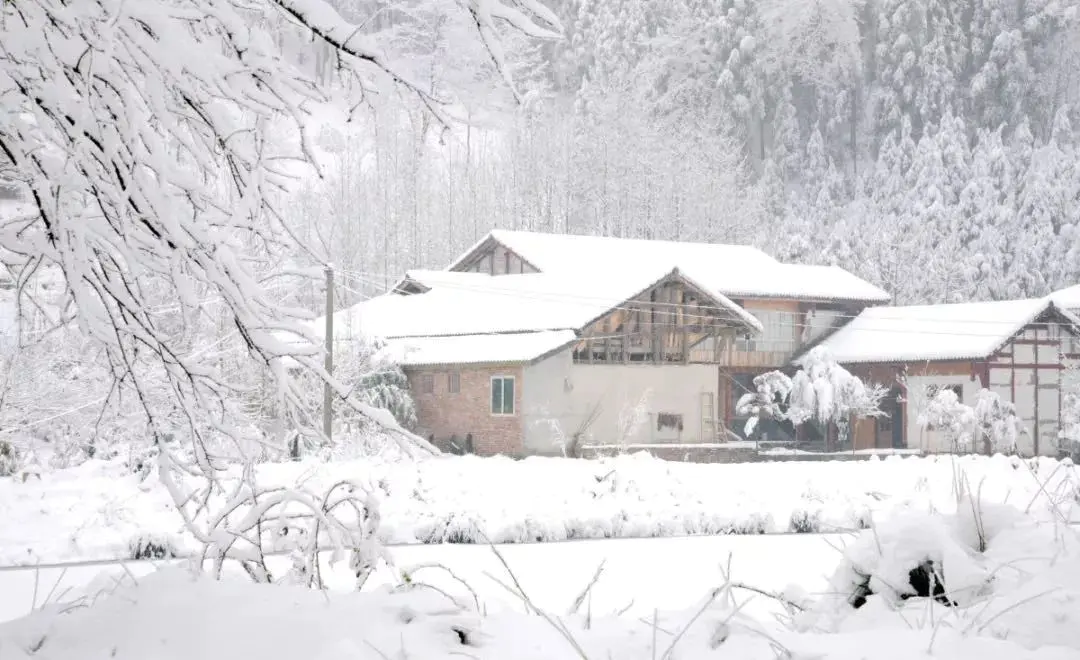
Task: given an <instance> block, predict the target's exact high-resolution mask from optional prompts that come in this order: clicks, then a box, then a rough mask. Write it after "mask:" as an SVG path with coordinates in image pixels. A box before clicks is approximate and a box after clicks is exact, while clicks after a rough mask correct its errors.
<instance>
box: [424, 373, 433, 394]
mask: <svg viewBox="0 0 1080 660" xmlns="http://www.w3.org/2000/svg"><path fill="white" fill-rule="evenodd" d="M420 394H435V374H420Z"/></svg>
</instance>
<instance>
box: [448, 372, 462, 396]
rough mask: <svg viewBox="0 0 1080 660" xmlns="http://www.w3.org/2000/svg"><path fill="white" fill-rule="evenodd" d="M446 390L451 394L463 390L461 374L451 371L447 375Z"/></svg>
mask: <svg viewBox="0 0 1080 660" xmlns="http://www.w3.org/2000/svg"><path fill="white" fill-rule="evenodd" d="M446 390H447V391H448V392H450V394H457V393H458V392H460V391H461V374H460V373H458V372H456V371H451V372H450V373H449V374H447V376H446Z"/></svg>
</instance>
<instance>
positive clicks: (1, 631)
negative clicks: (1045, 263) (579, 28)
mask: <svg viewBox="0 0 1080 660" xmlns="http://www.w3.org/2000/svg"><path fill="white" fill-rule="evenodd" d="M969 503H970V502H963V501H962V504H969ZM712 542H735V543H737V544H747V545H746V546H745V548H744V550H745V551H744V552H742V553H739V555H741V556H736V557H735V558H733V559H732V561H731V567H732V576H731V577H732V579H733V580H734V581H740V582H749V583H751V584H752V586H756V587H759V588H761V589H763V590H766V591H776V592H780V591H781V590H782V594H783V596H782V597H783V598H784V599H786V600H787V601H788V602H790V603H793V604H794V606H795V607H796V608H798V609H801V611H794V610H792V616H791V617H789V618H786V619H785V618H780V619H777V618H775V617H767V616H765V614H766V613H767V612H769V611H772V612H776V611H778V610H780V609H781V608H780V605H779V604H778V603H776V602H775V601H774V600H772V599H770V598H768V597H766V596H763V595H759V594H756V593H751V592H748V591H746V590H743V589H741V588H740V587H737V586H736V585H734V584H733V583H732V582H725V581H724V579H723V575H722V572H721V571H720V567H721V566H725V565H727V562H728V559H727V557H725V556H723V548H720V547H713V548H710V547H709V546H708V544H709V543H712ZM753 543H759V544H761V545H760V546H758V547H751V545H752V544H753ZM815 543H816V545H815ZM785 544H787V546H786V547H784V546H785ZM620 546H621V547H620ZM604 548H607V549H608V550H604ZM616 548H618V549H617V550H616ZM767 548H768V550H766V549H767ZM716 551H719V552H716ZM485 552H488V553H490V550H485V549H484V548H481V547H478V546H456V547H451V546H440V547H432V546H428V547H418V548H408V549H406V550H405V552H404V553H400V552H399V554H398V555H397V556H396V557H395V560H396V562H397V563H398V564H399V566H400V567H402V568H404V567H405V561H406V559H407V558H406V557H405V555H407V554H409V553H416V554H414V555H413V556H412V557H411V558H408V559H411V561H410V563H413V562H415V561H417V560H418V561H421V562H428V561H432V560H439V561H441V562H443V563H445V564H446V565H447V566H448V567H450V568H451V569H452V570H454V571H455V573H460V575H459V576H460V577H461V578H462V579H463V580H464V582H466V583H468V584H469V585H470V587H472V588H473V589H474V591H475V594H473V593H470V591H469V590H468V589H466V588H465V587H462V586H461V585H460V584H457V583H455V582H454V581H453V580H450V579H447V578H445V577H442V576H443V572H442V571H441V569H430V570H429V571H426V572H424V571H421V572H416V571H414V572H413V576H414V584H416V583H419V582H426V581H427V580H428V579H432V580H433V581H432V582H430V584H432V585H434V586H436V587H438V589H428V588H424V587H421V586H414V587H413V588H412V589H404V588H402V587H400V586H399V587H398V588H397V589H391V587H390V584H391V583H392V582H393V580H392V577H391V574H390V573H389V572H388V571H384V572H383V573H382V574H381V576H380V582H381V583H382V584H377V585H371V587H370V588H369V589H367V590H366V592H365V593H359V594H358V593H347V592H338V591H331V592H327V593H319V592H316V591H311V590H306V589H301V588H297V587H290V586H285V585H273V586H256V585H252V584H250V583H247V582H245V581H241V580H227V581H224V582H213V581H210V580H208V579H205V578H203V579H198V580H196V579H194V578H193V577H192V576H191V574H190V573H189V572H187V571H184V570H181V569H176V568H174V569H170V570H165V571H161V572H156V573H153V574H134V575H133V576H132V577H131V578H128V577H126V574H125V578H124V579H123V580H122V583H121V584H118V583H117V580H116V574H115V573H114V575H113V576H111V577H110V576H104V577H102V578H101V579H99V580H97V581H95V583H94V584H91V585H89V586H88V587H87V589H86V590H85V591H84V595H85V596H88V597H89V599H88V600H83V601H79V600H72V598H76V597H77V595H76V594H69V595H67V596H66V600H67V601H68V603H67V604H66V605H63V606H58V605H49V606H46V607H45V608H43V609H41V610H40V611H38V612H35V613H34V614H33V615H31V616H29V617H27V618H23V619H19V620H15V621H11V622H8V623H5V624H0V657H3V658H4V659H5V660H7V658H13V659H14V660H27V659H29V658H35V659H36V658H41V657H48V658H50V659H51V660H94V659H97V658H116V659H118V660H136V659H137V660H147V659H151V658H152V659H154V660H174V659H175V660H188V659H189V658H200V659H203V660H233V659H235V658H240V657H245V658H246V657H253V658H260V660H293V659H294V658H298V657H304V658H313V659H314V660H344V659H349V660H384V659H386V658H394V659H395V660H397V659H402V660H404V659H406V658H424V659H425V660H429V659H439V658H447V659H448V660H449V659H450V658H462V657H464V658H483V659H492V660H494V659H499V660H503V659H505V658H515V659H521V660H531V659H537V660H539V659H541V658H543V659H545V660H549V659H550V660H561V659H564V658H565V659H570V658H577V659H578V660H590V659H596V660H604V659H606V658H619V660H623V659H630V660H637V659H640V660H652V659H655V658H663V659H665V660H706V659H708V660H714V659H720V660H725V659H728V660H736V659H737V660H775V659H776V658H786V659H788V660H909V659H910V658H920V657H939V658H947V659H949V660H1076V658H1078V657H1080V637H1078V636H1077V635H1076V630H1077V624H1078V623H1080V607H1077V604H1078V603H1080V539H1078V536H1077V533H1076V531H1075V530H1074V529H1071V528H1069V527H1067V526H1064V525H1052V524H1047V523H1038V522H1036V521H1035V520H1033V519H1032V518H1031V517H1025V516H1023V515H1022V514H1019V513H1018V512H1017V511H1016V510H1015V509H1014V508H1001V509H999V508H997V507H994V506H993V505H986V506H985V507H983V506H980V507H979V509H978V511H976V510H974V509H968V508H964V509H962V510H961V511H960V512H959V513H958V514H957V515H955V516H943V515H939V514H933V515H929V514H915V513H912V512H909V513H906V514H903V515H900V516H897V517H896V518H895V519H893V520H891V521H890V522H887V523H884V524H882V525H881V526H880V527H879V528H878V529H875V530H874V531H872V532H871V531H865V532H862V533H861V535H860V536H859V537H858V538H854V539H850V538H849V539H848V544H847V546H846V548H845V549H844V550H843V552H842V553H841V552H838V551H836V550H833V549H831V548H829V547H828V546H827V545H826V544H825V542H824V540H823V539H822V537H819V536H802V537H798V536H789V537H741V538H734V537H728V538H727V539H703V538H695V539H659V540H633V541H614V542H612V541H607V542H577V543H565V544H547V545H534V546H518V547H516V548H504V556H505V559H506V562H507V564H508V565H509V567H510V569H511V570H512V571H513V574H514V576H513V577H512V576H511V575H509V574H508V573H507V572H506V571H505V569H503V568H502V566H501V564H500V563H499V562H498V560H497V559H496V560H494V561H493V560H492V558H491V557H484V554H483V553H485ZM718 555H719V556H718ZM751 555H752V556H753V558H752V559H750V557H751ZM826 557H831V560H828V559H826ZM601 558H607V559H608V563H607V564H606V565H605V573H604V574H602V576H601V578H600V580H599V581H598V582H597V584H596V586H595V587H594V593H593V598H592V599H591V601H590V600H589V599H586V603H587V605H585V606H583V607H582V608H581V609H580V610H579V611H578V612H577V613H576V614H571V613H570V611H569V610H570V609H571V605H570V603H571V601H573V600H574V595H575V594H577V593H578V592H579V591H580V590H581V589H582V588H583V586H584V585H586V584H587V583H588V582H589V578H590V576H591V575H592V574H593V572H594V570H595V563H594V562H596V560H598V559H601ZM746 559H750V561H743V560H746ZM804 561H805V563H804ZM822 561H826V562H830V561H831V563H832V564H833V565H835V566H837V568H836V570H835V572H834V573H833V575H832V577H831V578H830V579H829V580H827V581H826V580H823V579H820V578H818V579H808V577H807V576H808V575H810V574H811V571H810V570H808V569H807V564H809V565H814V566H817V565H820V562H822ZM926 562H934V563H935V564H936V566H937V567H938V569H940V570H938V569H935V570H937V571H938V572H937V573H936V575H938V576H939V577H940V578H941V582H942V584H943V585H944V589H943V590H942V592H941V595H940V596H939V597H938V598H937V599H936V600H935V599H933V598H925V597H919V595H918V593H916V591H917V587H915V586H914V585H915V580H914V579H913V578H910V577H909V575H908V572H909V571H910V570H912V569H913V568H915V567H917V566H918V565H920V564H925V563H926ZM740 566H743V567H744V568H745V569H746V570H743V571H742V572H741V573H740ZM489 575H490V577H489ZM792 575H794V576H795V577H796V580H795V581H796V583H797V584H796V585H794V586H789V587H786V588H784V586H783V583H784V582H785V581H790V580H789V579H788V578H789V576H792ZM514 577H516V578H517V579H518V580H519V581H520V585H521V588H522V589H523V591H524V593H525V595H526V596H527V598H528V600H529V603H530V605H531V607H532V611H533V613H531V614H530V613H527V612H526V611H525V609H526V608H525V606H524V605H523V604H522V603H521V602H518V603H517V605H516V606H513V605H512V604H513V603H515V600H516V599H517V597H516V596H514V595H511V594H509V593H507V591H500V588H499V587H497V586H495V580H496V579H498V580H499V581H501V582H503V583H505V584H507V585H510V584H512V583H513V579H514ZM800 577H801V579H799V578H800ZM132 578H133V579H132ZM335 580H345V578H344V576H341V575H337V576H335ZM859 585H862V586H863V587H866V588H865V589H864V590H863V591H862V592H861V593H862V594H863V597H864V601H863V602H862V603H861V604H860V607H859V608H858V609H856V608H855V607H853V606H852V604H851V603H852V602H853V601H852V599H851V598H850V597H851V596H852V595H853V594H854V593H855V592H856V590H857V589H858V588H859ZM718 587H721V588H719V589H718ZM513 588H514V587H512V586H511V587H509V589H513ZM807 592H811V593H807ZM54 600H55V599H54ZM946 601H947V602H948V604H945V603H946ZM747 603H750V605H747ZM755 604H756V605H759V606H760V608H759V609H754V607H753V606H754V605H755ZM626 605H629V606H630V607H629V608H628V609H626V610H625V611H622V612H621V613H619V610H622V609H623V608H624V607H625V606H626ZM537 611H539V612H542V614H536V613H535V612H537Z"/></svg>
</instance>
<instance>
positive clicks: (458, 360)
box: [380, 330, 577, 367]
mask: <svg viewBox="0 0 1080 660" xmlns="http://www.w3.org/2000/svg"><path fill="white" fill-rule="evenodd" d="M575 341H577V335H576V334H575V333H574V331H573V330H544V331H541V332H515V333H511V334H501V335H457V336H453V337H402V338H400V339H391V340H390V341H388V342H387V344H386V347H385V348H383V349H382V351H380V357H385V358H387V359H390V360H392V361H393V362H394V363H395V364H399V365H401V366H403V367H421V366H428V367H430V366H439V365H451V364H529V363H532V362H535V361H536V360H539V359H540V358H543V357H545V356H547V355H550V354H552V353H554V352H556V351H558V350H560V349H562V348H565V347H567V346H569V345H570V344H572V343H574V342H575Z"/></svg>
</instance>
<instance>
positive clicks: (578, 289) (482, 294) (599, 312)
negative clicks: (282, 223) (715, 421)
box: [313, 267, 761, 340]
mask: <svg viewBox="0 0 1080 660" xmlns="http://www.w3.org/2000/svg"><path fill="white" fill-rule="evenodd" d="M448 275H449V276H447V277H424V276H420V280H418V281H423V282H424V286H425V287H428V290H427V291H426V292H423V293H416V294H412V295H400V294H397V293H393V292H391V293H388V294H385V295H382V296H378V297H376V298H372V299H371V300H368V301H365V302H362V303H360V304H358V305H355V306H353V307H350V308H349V309H346V310H342V311H340V312H338V313H337V314H335V315H334V336H335V338H337V339H342V340H344V339H349V338H356V337H362V336H371V337H381V338H384V339H393V338H400V337H440V336H452V335H477V334H497V333H515V332H537V331H543V330H581V329H582V328H584V327H585V326H587V325H588V324H589V323H591V322H593V321H595V320H596V319H598V318H600V317H601V316H603V315H605V314H607V313H608V312H609V311H611V310H612V309H614V308H616V307H619V306H620V305H622V304H623V303H625V302H627V301H628V300H630V299H631V298H634V297H635V296H637V295H638V294H640V293H641V292H643V291H645V290H647V289H648V288H649V287H651V286H653V285H654V284H656V283H658V282H660V281H662V280H664V279H667V278H679V279H681V280H682V281H684V282H686V284H687V285H688V286H690V287H692V288H695V289H698V291H699V292H700V293H701V294H702V296H703V297H705V298H706V299H707V300H708V301H709V302H711V303H712V304H713V305H714V307H716V308H717V309H722V310H724V311H725V312H726V313H727V316H728V317H729V318H731V319H732V320H734V321H735V322H736V323H737V324H740V325H742V326H744V327H746V328H750V329H753V330H760V329H761V323H760V322H759V321H758V320H757V319H756V318H754V316H752V315H751V314H749V313H748V312H747V311H746V310H744V309H742V308H741V307H739V306H738V305H736V304H735V303H733V302H732V301H731V300H729V299H728V298H727V297H725V296H723V295H722V294H718V293H715V292H712V291H710V290H709V289H707V288H705V287H702V286H700V285H698V284H697V282H698V280H697V279H696V278H695V277H691V276H689V275H687V274H685V273H682V272H681V271H679V270H677V269H676V270H671V271H657V270H655V269H649V268H647V267H646V268H639V270H638V272H637V273H634V274H632V275H631V274H627V275H626V276H625V277H622V278H617V279H615V278H609V279H606V280H603V281H602V282H598V283H596V284H595V285H594V286H590V287H587V288H583V287H582V286H581V282H580V280H578V279H576V278H570V277H565V276H561V275H549V274H543V273H537V274H532V275H503V276H498V277H492V276H490V275H483V274H478V273H450V274H448ZM313 330H314V331H315V332H316V334H317V335H319V336H321V333H322V330H323V321H322V320H321V319H320V320H317V321H316V322H315V323H314V326H313Z"/></svg>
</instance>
